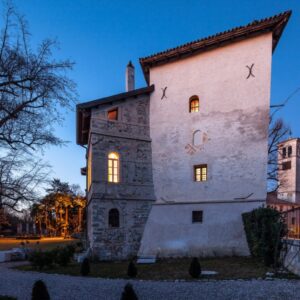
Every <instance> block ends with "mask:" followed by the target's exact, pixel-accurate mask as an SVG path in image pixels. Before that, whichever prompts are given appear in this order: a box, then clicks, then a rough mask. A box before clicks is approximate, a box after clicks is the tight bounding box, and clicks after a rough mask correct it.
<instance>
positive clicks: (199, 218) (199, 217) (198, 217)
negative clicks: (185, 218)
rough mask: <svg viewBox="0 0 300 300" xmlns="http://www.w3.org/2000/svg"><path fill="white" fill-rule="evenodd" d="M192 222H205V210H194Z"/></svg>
mask: <svg viewBox="0 0 300 300" xmlns="http://www.w3.org/2000/svg"><path fill="white" fill-rule="evenodd" d="M192 222H193V223H202V222H203V211H202V210H194V211H193V212H192Z"/></svg>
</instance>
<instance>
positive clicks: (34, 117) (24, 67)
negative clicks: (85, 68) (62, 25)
mask: <svg viewBox="0 0 300 300" xmlns="http://www.w3.org/2000/svg"><path fill="white" fill-rule="evenodd" d="M55 45H56V42H55V41H53V40H50V39H47V40H45V41H43V42H42V43H41V45H40V46H39V48H38V49H37V51H33V50H32V49H31V47H30V43H29V32H28V29H27V24H26V21H25V20H24V18H23V17H21V16H20V15H18V14H17V13H16V12H15V10H14V8H13V7H8V9H7V11H6V15H5V20H4V28H3V30H2V33H1V36H0V145H1V146H2V147H7V146H8V147H10V148H11V149H14V150H19V149H20V148H21V149H24V147H25V148H26V149H27V150H28V149H35V148H36V147H40V146H43V145H47V144H48V145H49V144H52V145H58V144H61V143H62V141H61V140H60V139H59V138H57V137H56V136H55V135H54V134H53V125H54V124H56V123H57V122H60V121H61V120H62V116H61V115H62V114H61V112H60V110H59V106H61V107H70V104H71V101H75V96H76V94H75V84H74V82H73V81H71V80H70V79H69V78H68V77H67V76H66V72H67V71H68V70H70V69H71V68H72V66H73V63H72V62H70V61H69V60H64V61H56V60H55V59H53V58H52V50H53V48H54V46H55Z"/></svg>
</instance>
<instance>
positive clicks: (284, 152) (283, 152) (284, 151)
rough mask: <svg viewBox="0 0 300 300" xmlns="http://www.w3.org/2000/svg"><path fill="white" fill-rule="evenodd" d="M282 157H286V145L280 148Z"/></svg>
mask: <svg viewBox="0 0 300 300" xmlns="http://www.w3.org/2000/svg"><path fill="white" fill-rule="evenodd" d="M282 157H283V158H286V147H283V148H282Z"/></svg>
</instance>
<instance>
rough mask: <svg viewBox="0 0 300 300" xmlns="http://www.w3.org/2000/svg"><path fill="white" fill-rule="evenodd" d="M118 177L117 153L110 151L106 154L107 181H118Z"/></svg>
mask: <svg viewBox="0 0 300 300" xmlns="http://www.w3.org/2000/svg"><path fill="white" fill-rule="evenodd" d="M119 178H120V159H119V154H118V153H116V152H111V153H109V154H108V182H114V183H118V182H119Z"/></svg>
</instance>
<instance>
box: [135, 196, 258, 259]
mask: <svg viewBox="0 0 300 300" xmlns="http://www.w3.org/2000/svg"><path fill="white" fill-rule="evenodd" d="M261 205H262V202H257V201H253V202H234V203H210V202H206V203H204V202H203V203H194V204H193V203H190V204H156V205H153V206H152V209H151V212H150V215H149V217H148V221H147V223H146V227H145V231H144V235H143V239H142V242H141V247H140V250H139V256H158V257H180V256H224V255H230V256H232V255H249V249H248V245H247V241H246V238H245V233H244V229H243V224H242V216H241V214H242V213H243V212H247V211H249V210H252V209H254V208H257V207H258V206H261ZM193 210H202V211H203V223H192V211H193Z"/></svg>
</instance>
